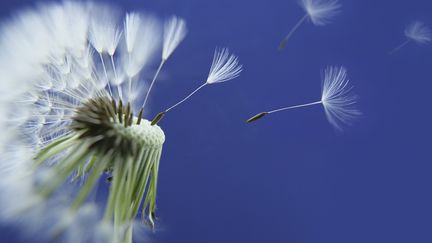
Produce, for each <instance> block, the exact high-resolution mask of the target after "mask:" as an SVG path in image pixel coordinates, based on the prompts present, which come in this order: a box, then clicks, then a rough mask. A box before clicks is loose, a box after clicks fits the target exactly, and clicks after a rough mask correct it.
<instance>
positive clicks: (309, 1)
mask: <svg viewBox="0 0 432 243" xmlns="http://www.w3.org/2000/svg"><path fill="white" fill-rule="evenodd" d="M299 4H300V6H301V7H302V8H303V9H304V10H305V11H306V14H305V15H304V16H303V17H302V18H301V19H300V20H299V21H298V22H297V24H296V25H294V27H293V28H292V29H291V30H290V32H289V33H288V34H287V35H286V36H285V38H284V39H283V40H282V41H281V42H280V44H279V50H282V49H284V48H285V46H286V44H287V42H288V40H289V39H290V38H291V37H292V35H293V34H294V32H295V31H296V30H297V29H298V28H299V27H300V26H301V25H302V24H303V23H304V22H305V21H306V20H307V19H309V20H310V21H312V23H313V24H314V25H317V26H323V25H326V24H328V23H330V22H331V19H332V18H333V17H334V16H335V15H336V14H337V13H339V9H340V8H341V4H339V2H338V0H300V1H299Z"/></svg>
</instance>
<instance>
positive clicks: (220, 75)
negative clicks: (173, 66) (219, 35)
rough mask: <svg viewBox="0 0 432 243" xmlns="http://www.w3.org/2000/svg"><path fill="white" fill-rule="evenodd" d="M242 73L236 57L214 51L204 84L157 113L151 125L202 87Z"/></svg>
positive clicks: (223, 51)
mask: <svg viewBox="0 0 432 243" xmlns="http://www.w3.org/2000/svg"><path fill="white" fill-rule="evenodd" d="M241 71H242V65H239V63H238V60H237V57H236V56H234V55H232V54H231V55H230V54H229V51H228V49H226V48H223V49H216V51H215V54H214V57H213V63H212V65H211V67H210V72H209V75H208V76H207V80H206V82H205V83H204V84H202V85H201V86H199V87H198V88H197V89H195V90H194V91H192V93H190V94H189V95H187V96H186V97H185V98H183V99H182V100H180V101H179V102H177V103H176V104H174V105H173V106H171V107H169V108H168V109H166V110H164V111H162V112H159V113H158V114H157V115H156V116H155V118H153V120H152V122H151V124H152V125H155V124H157V123H158V122H159V121H160V120H161V119H162V118H163V117H164V116H165V114H166V113H167V112H168V111H170V110H172V109H174V108H175V107H177V106H179V105H180V104H181V103H183V102H185V101H186V100H188V99H189V98H190V97H191V96H192V95H194V94H195V93H196V92H198V91H199V90H200V89H202V88H203V87H204V86H206V85H208V84H215V83H221V82H226V81H229V80H231V79H235V78H237V77H238V76H239V75H240V73H241Z"/></svg>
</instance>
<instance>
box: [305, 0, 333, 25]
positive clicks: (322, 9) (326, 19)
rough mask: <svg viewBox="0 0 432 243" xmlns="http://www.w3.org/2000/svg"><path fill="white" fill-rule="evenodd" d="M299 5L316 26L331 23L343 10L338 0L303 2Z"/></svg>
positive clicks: (307, 0)
mask: <svg viewBox="0 0 432 243" xmlns="http://www.w3.org/2000/svg"><path fill="white" fill-rule="evenodd" d="M299 3H300V6H301V7H302V8H303V9H304V10H305V11H306V13H307V15H308V17H309V19H310V20H311V21H312V23H314V24H315V25H325V24H328V23H330V22H331V19H332V18H333V17H334V16H335V15H336V14H337V13H339V10H340V8H341V4H340V3H339V2H338V0H301V1H300V2H299Z"/></svg>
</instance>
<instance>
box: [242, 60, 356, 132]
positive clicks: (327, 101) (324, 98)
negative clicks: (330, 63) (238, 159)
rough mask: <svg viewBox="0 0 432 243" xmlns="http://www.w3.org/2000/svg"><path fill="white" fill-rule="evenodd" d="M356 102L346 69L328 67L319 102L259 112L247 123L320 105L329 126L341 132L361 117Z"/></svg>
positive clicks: (325, 71)
mask: <svg viewBox="0 0 432 243" xmlns="http://www.w3.org/2000/svg"><path fill="white" fill-rule="evenodd" d="M356 100H357V96H356V95H354V94H353V93H352V86H350V84H349V79H348V77H347V71H346V69H345V68H344V67H328V68H326V69H325V70H324V77H323V82H322V94H321V100H319V101H315V102H311V103H306V104H301V105H295V106H288V107H283V108H280V109H276V110H271V111H266V112H261V113H258V114H257V115H255V116H253V117H251V118H249V119H248V120H247V122H253V121H256V120H258V119H261V118H262V117H264V116H266V115H268V114H272V113H276V112H280V111H285V110H291V109H297V108H301V107H307V106H313V105H319V104H322V105H323V106H324V110H325V113H326V116H327V119H328V121H329V122H330V124H331V125H332V126H333V127H334V128H336V129H337V130H342V129H343V127H344V126H345V125H349V124H351V123H352V122H353V121H354V120H355V119H356V118H357V117H358V116H360V115H361V113H360V112H359V111H358V110H356V109H355V108H354V105H355V103H356Z"/></svg>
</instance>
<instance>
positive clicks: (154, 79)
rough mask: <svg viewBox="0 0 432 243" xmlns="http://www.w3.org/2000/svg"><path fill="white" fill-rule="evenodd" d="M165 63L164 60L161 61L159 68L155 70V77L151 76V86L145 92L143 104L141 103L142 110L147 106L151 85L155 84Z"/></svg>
mask: <svg viewBox="0 0 432 243" xmlns="http://www.w3.org/2000/svg"><path fill="white" fill-rule="evenodd" d="M165 61H166V60H165V59H162V61H161V62H160V64H159V67H158V69H157V71H156V73H155V75H154V76H153V80H152V82H151V84H150V87H149V89H148V90H147V94H146V96H145V99H144V103H143V105H142V108H143V109H144V108H145V105H146V104H147V99H148V97H149V95H150V92H151V90H152V88H153V85H154V83H155V82H156V79H157V77H158V76H159V72H160V71H161V69H162V66H163V65H164V63H165Z"/></svg>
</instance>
